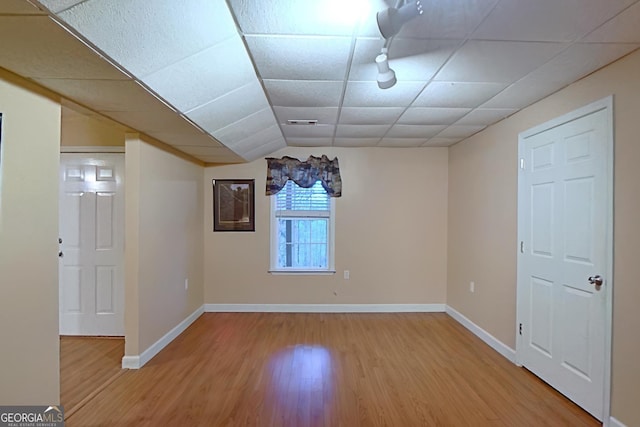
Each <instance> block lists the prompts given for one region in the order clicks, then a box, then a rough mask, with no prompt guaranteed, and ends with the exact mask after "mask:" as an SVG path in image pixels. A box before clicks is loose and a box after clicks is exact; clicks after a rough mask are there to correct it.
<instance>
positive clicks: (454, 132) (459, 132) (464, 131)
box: [438, 125, 486, 138]
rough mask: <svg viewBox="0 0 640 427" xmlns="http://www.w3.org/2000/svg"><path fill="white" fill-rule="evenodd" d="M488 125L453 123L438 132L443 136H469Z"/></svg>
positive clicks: (439, 135)
mask: <svg viewBox="0 0 640 427" xmlns="http://www.w3.org/2000/svg"><path fill="white" fill-rule="evenodd" d="M485 127H486V126H475V125H451V126H449V127H448V128H446V129H445V130H443V131H442V132H440V133H439V134H438V137H442V138H467V137H469V136H471V135H473V134H474V133H478V132H480V131H481V130H482V129H484V128H485Z"/></svg>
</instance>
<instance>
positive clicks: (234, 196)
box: [213, 179, 256, 231]
mask: <svg viewBox="0 0 640 427" xmlns="http://www.w3.org/2000/svg"><path fill="white" fill-rule="evenodd" d="M255 230H256V207H255V180H253V179H214V180H213V231H255Z"/></svg>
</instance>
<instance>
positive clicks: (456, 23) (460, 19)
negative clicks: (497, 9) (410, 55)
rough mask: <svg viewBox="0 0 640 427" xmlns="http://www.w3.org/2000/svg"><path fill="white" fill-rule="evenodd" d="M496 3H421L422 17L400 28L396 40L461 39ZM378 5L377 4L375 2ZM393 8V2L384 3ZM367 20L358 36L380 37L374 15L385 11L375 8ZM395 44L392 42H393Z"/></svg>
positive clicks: (423, 0) (477, 0)
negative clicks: (398, 38)
mask: <svg viewBox="0 0 640 427" xmlns="http://www.w3.org/2000/svg"><path fill="white" fill-rule="evenodd" d="M497 2H498V0H447V1H446V2H443V1H442V0H421V3H422V6H423V9H424V10H425V13H424V14H423V15H422V16H419V17H417V18H415V19H413V20H412V21H410V22H408V23H407V24H405V25H404V27H403V28H402V30H401V31H400V33H399V34H398V37H411V38H421V39H433V38H440V39H445V38H446V39H463V38H466V36H467V35H468V34H470V33H471V32H472V31H473V30H474V29H475V28H476V27H477V26H478V24H480V22H482V20H483V19H484V17H485V16H486V15H487V13H489V12H490V11H491V9H493V7H494V5H495V4H496V3H497ZM378 3H380V2H378ZM387 3H391V4H390V5H394V6H395V3H396V2H387ZM376 6H377V7H374V9H373V10H372V12H371V13H370V14H369V15H368V16H367V19H366V21H365V22H364V24H363V29H362V31H361V34H363V35H367V36H373V37H376V36H380V32H379V30H378V26H377V24H376V13H375V12H377V11H379V10H383V9H385V7H386V6H385V5H382V4H378V5H376ZM394 43H395V42H394Z"/></svg>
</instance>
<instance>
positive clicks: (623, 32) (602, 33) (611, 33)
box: [583, 2, 640, 43]
mask: <svg viewBox="0 0 640 427" xmlns="http://www.w3.org/2000/svg"><path fill="white" fill-rule="evenodd" d="M638 22H640V2H637V3H636V4H634V5H633V6H631V7H630V8H628V9H627V10H625V11H624V12H622V13H621V14H619V15H618V16H616V17H614V18H613V19H611V20H610V21H608V22H607V23H605V24H604V25H602V26H601V27H599V28H597V29H596V30H594V31H593V32H592V33H590V34H589V35H588V36H587V37H585V38H584V39H583V41H587V42H603V43H640V31H638Z"/></svg>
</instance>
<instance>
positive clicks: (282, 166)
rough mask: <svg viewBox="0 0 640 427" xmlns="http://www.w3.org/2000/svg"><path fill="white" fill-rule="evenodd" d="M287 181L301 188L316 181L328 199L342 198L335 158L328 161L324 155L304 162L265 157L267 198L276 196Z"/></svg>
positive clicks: (290, 158) (312, 157)
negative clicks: (319, 183)
mask: <svg viewBox="0 0 640 427" xmlns="http://www.w3.org/2000/svg"><path fill="white" fill-rule="evenodd" d="M288 180H292V181H293V182H295V183H296V184H298V185H299V186H300V187H303V188H309V187H311V186H313V184H315V183H316V181H320V182H321V183H322V187H323V188H324V190H325V191H326V192H327V194H328V195H329V196H330V197H340V196H342V179H341V178H340V167H339V166H338V158H337V157H336V158H334V159H333V160H329V158H328V157H327V156H325V155H323V156H322V157H314V156H309V158H308V159H307V160H306V161H305V162H303V161H301V160H298V159H294V158H293V157H289V156H285V157H283V158H281V159H276V158H273V157H267V189H266V190H267V191H266V194H267V196H272V195H274V194H277V193H278V192H279V191H280V190H282V188H283V187H284V186H285V184H286V183H287V181H288Z"/></svg>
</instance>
